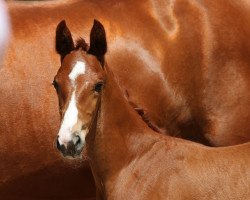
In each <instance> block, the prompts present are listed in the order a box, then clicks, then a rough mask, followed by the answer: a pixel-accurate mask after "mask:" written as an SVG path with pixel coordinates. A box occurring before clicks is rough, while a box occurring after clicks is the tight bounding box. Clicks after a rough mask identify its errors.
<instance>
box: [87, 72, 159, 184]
mask: <svg viewBox="0 0 250 200" xmlns="http://www.w3.org/2000/svg"><path fill="white" fill-rule="evenodd" d="M105 70H106V74H107V81H106V84H105V86H104V88H103V91H102V94H101V97H100V98H101V99H100V102H99V105H98V111H97V115H96V119H95V122H94V124H95V125H94V128H93V129H92V131H91V132H90V133H89V134H90V135H91V136H89V140H88V141H87V142H88V156H89V158H90V162H91V161H93V162H92V169H93V170H94V171H95V172H96V173H97V174H98V176H99V177H101V179H102V181H104V182H105V181H106V180H107V178H108V177H110V176H113V175H115V174H116V173H118V172H119V171H120V170H121V169H122V168H123V167H125V166H126V165H127V164H128V163H129V162H130V161H132V160H133V159H134V158H135V157H136V156H137V155H140V151H144V150H145V149H146V148H148V147H149V146H151V144H152V143H154V142H155V141H156V140H157V137H155V134H154V133H152V130H151V129H149V128H148V126H147V124H145V123H144V122H143V120H142V119H141V117H140V116H139V115H138V114H137V112H136V111H135V110H134V109H133V108H132V107H131V106H130V105H129V103H128V102H127V101H126V98H125V97H124V94H123V93H122V92H121V89H120V87H119V85H118V83H117V82H116V80H115V78H114V76H113V73H112V72H111V71H110V69H109V68H108V67H106V68H105Z"/></svg>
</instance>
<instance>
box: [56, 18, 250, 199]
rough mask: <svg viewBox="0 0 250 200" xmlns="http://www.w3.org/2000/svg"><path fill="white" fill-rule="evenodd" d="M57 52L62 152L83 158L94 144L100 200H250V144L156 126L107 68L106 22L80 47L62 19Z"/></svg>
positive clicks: (97, 25) (91, 158)
mask: <svg viewBox="0 0 250 200" xmlns="http://www.w3.org/2000/svg"><path fill="white" fill-rule="evenodd" d="M62 41H63V42H62ZM56 50H57V52H58V54H59V55H60V56H61V61H62V63H61V67H60V68H59V70H58V72H57V74H56V76H55V78H54V81H53V84H54V86H55V89H56V92H57V95H58V99H59V109H60V114H61V119H62V123H61V127H60V129H59V132H58V137H57V148H58V149H59V150H60V151H61V152H62V153H63V155H65V156H72V157H76V156H78V155H80V153H81V151H82V149H83V148H84V146H85V144H86V145H87V156H88V159H89V161H90V166H91V169H92V172H93V175H94V179H95V183H96V187H97V199H109V200H113V199H117V200H120V199H124V200H126V199H129V200H130V199H136V200H145V199H150V200H152V199H156V200H159V199H169V200H179V199H183V200H184V199H185V200H186V199H197V200H200V199H207V200H210V199H222V200H228V199H246V198H248V197H249V195H250V170H249V168H250V156H249V151H250V143H246V144H243V145H238V146H233V147H221V148H211V147H206V146H203V145H200V144H197V143H194V142H191V141H186V140H183V139H179V138H174V137H171V136H164V135H160V134H159V133H156V132H154V131H153V130H152V129H150V128H149V127H148V125H147V124H146V123H145V122H144V121H143V120H142V119H141V116H140V115H138V114H137V112H136V111H135V110H134V108H133V107H132V106H131V105H130V103H129V102H128V101H127V98H126V94H125V93H124V91H123V89H121V88H120V87H119V85H118V81H117V80H115V76H114V74H113V73H112V70H110V69H109V68H108V66H107V65H106V64H105V53H106V51H107V42H106V34H105V30H104V27H103V26H102V24H101V23H100V22H98V21H97V20H95V21H94V25H93V28H92V29H91V33H90V46H88V45H87V44H86V43H85V42H84V41H83V40H80V41H78V43H77V45H74V43H73V40H72V37H71V33H70V30H69V29H68V27H67V26H66V23H65V21H61V22H60V23H59V24H58V26H57V29H56ZM69 114H70V115H69Z"/></svg>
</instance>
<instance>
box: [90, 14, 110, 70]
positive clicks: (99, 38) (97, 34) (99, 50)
mask: <svg viewBox="0 0 250 200" xmlns="http://www.w3.org/2000/svg"><path fill="white" fill-rule="evenodd" d="M106 52H107V41H106V33H105V30H104V27H103V25H102V24H101V23H100V22H99V21H97V20H96V19H95V20H94V24H93V27H92V29H91V32H90V47H89V50H88V53H89V54H92V55H95V56H96V57H97V59H98V60H99V61H100V62H101V64H102V65H103V64H104V55H105V53H106Z"/></svg>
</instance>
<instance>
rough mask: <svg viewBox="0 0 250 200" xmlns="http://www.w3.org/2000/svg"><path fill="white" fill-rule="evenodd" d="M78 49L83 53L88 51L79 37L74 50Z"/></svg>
mask: <svg viewBox="0 0 250 200" xmlns="http://www.w3.org/2000/svg"><path fill="white" fill-rule="evenodd" d="M79 49H82V50H83V51H86V52H87V51H88V49H89V45H88V44H87V43H86V42H85V40H84V39H83V38H81V37H80V38H78V39H77V40H76V46H75V50H79Z"/></svg>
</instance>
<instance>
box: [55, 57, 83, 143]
mask: <svg viewBox="0 0 250 200" xmlns="http://www.w3.org/2000/svg"><path fill="white" fill-rule="evenodd" d="M84 73H85V63H84V62H82V61H77V62H76V64H75V66H74V67H73V69H72V71H71V72H70V74H69V79H70V80H71V83H72V85H73V88H74V89H73V92H72V95H71V98H70V102H69V105H68V108H67V110H66V112H65V114H64V117H63V120H62V124H61V127H60V130H59V133H58V136H59V138H58V140H59V143H60V144H67V143H68V142H69V141H71V140H72V134H73V132H72V131H73V128H74V126H75V125H76V123H77V121H78V109H77V107H76V94H75V91H76V85H75V80H76V79H77V77H78V76H79V75H81V74H84ZM79 131H81V130H79Z"/></svg>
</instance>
